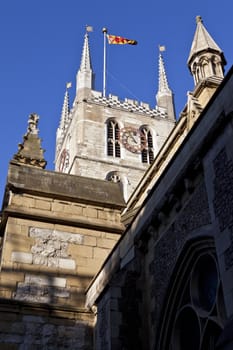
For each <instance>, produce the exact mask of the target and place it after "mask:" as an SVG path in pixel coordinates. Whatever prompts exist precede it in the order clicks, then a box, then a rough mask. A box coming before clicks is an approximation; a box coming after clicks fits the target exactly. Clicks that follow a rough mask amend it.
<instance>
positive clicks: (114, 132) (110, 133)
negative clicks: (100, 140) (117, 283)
mask: <svg viewBox="0 0 233 350" xmlns="http://www.w3.org/2000/svg"><path fill="white" fill-rule="evenodd" d="M107 154H108V156H112V157H117V158H120V157H121V147H120V129H119V125H118V123H117V122H116V121H115V120H112V119H111V120H108V121H107Z"/></svg>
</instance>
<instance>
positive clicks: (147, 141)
mask: <svg viewBox="0 0 233 350" xmlns="http://www.w3.org/2000/svg"><path fill="white" fill-rule="evenodd" d="M140 131H141V134H142V136H141V143H142V144H143V146H144V147H143V149H142V152H141V160H142V163H148V164H151V163H152V162H153V160H154V150H153V137H152V133H151V131H150V130H149V129H148V128H147V127H142V128H141V129H140Z"/></svg>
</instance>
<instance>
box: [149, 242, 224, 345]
mask: <svg viewBox="0 0 233 350" xmlns="http://www.w3.org/2000/svg"><path fill="white" fill-rule="evenodd" d="M174 276H175V277H176V278H175V279H171V281H173V282H171V283H174V284H173V285H171V286H170V289H169V290H170V293H171V294H170V296H169V297H168V298H167V300H169V303H166V305H164V307H165V308H164V311H163V317H164V319H163V321H162V328H161V329H160V332H159V338H160V339H159V345H157V347H156V349H174V350H176V349H177V350H186V349H193V350H205V349H215V348H216V347H215V346H216V343H217V341H218V338H219V336H220V334H221V332H222V325H223V324H224V322H225V320H226V310H225V305H224V300H223V290H222V283H221V280H220V274H219V269H218V262H217V258H216V252H215V247H214V241H213V239H211V238H210V237H203V238H202V239H201V240H195V241H193V242H192V243H191V244H190V245H189V246H187V247H186V249H184V252H183V254H182V255H181V259H180V261H179V262H178V264H177V266H176V268H175V270H174Z"/></svg>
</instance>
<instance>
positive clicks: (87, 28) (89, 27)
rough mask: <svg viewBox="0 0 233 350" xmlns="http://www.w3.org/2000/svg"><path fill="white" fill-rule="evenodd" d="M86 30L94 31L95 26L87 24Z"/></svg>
mask: <svg viewBox="0 0 233 350" xmlns="http://www.w3.org/2000/svg"><path fill="white" fill-rule="evenodd" d="M86 32H87V33H89V32H93V27H92V26H89V25H86Z"/></svg>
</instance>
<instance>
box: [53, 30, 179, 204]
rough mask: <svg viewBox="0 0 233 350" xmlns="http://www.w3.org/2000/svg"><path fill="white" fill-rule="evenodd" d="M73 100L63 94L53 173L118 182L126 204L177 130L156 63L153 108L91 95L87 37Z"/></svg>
mask: <svg viewBox="0 0 233 350" xmlns="http://www.w3.org/2000/svg"><path fill="white" fill-rule="evenodd" d="M76 84H77V85H76V96H75V99H74V103H73V107H72V109H71V110H70V109H69V95H68V90H66V92H65V98H64V103H63V109H62V115H61V121H60V125H59V128H58V130H57V140H56V159H55V170H56V171H60V172H64V173H69V174H74V175H80V176H85V177H90V178H96V179H102V180H109V181H114V182H119V186H120V188H121V189H122V190H123V193H124V198H125V199H128V198H129V196H130V194H131V193H132V191H133V190H134V188H135V187H136V185H137V184H138V182H139V180H140V179H141V177H142V175H143V174H144V172H145V170H146V169H147V168H148V165H149V164H150V163H152V161H153V159H154V157H155V155H156V154H157V153H158V151H159V149H160V147H161V146H162V144H163V143H164V141H165V139H166V138H167V136H168V134H169V133H170V131H171V129H172V128H173V126H174V124H175V112H174V105H173V94H172V92H171V90H170V88H169V86H168V82H167V77H166V73H165V68H164V63H163V59H162V55H161V54H160V57H159V90H158V93H157V95H156V97H157V106H155V107H154V108H150V106H149V105H148V104H147V103H143V102H138V101H135V100H132V99H128V98H126V99H125V100H124V101H121V100H120V99H119V98H118V97H117V96H115V95H109V96H108V97H105V96H103V94H102V93H101V92H99V91H96V90H95V89H94V73H93V69H92V64H91V55H90V49H89V37H88V33H86V34H85V36H84V45H83V51H82V57H81V64H80V67H79V70H78V73H77V80H76Z"/></svg>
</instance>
